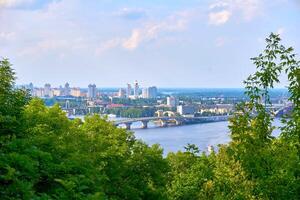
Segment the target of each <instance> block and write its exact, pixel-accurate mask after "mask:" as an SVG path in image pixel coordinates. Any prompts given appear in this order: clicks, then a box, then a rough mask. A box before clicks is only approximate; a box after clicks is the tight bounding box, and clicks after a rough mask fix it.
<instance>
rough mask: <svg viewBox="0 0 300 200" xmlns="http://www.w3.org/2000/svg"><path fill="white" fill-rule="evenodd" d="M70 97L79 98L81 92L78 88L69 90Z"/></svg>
mask: <svg viewBox="0 0 300 200" xmlns="http://www.w3.org/2000/svg"><path fill="white" fill-rule="evenodd" d="M71 96H73V97H80V96H81V91H80V88H79V87H75V88H72V89H71Z"/></svg>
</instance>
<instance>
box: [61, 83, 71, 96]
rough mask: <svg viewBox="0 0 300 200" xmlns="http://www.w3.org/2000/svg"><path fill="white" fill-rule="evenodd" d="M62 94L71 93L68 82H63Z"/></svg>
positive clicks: (67, 94)
mask: <svg viewBox="0 0 300 200" xmlns="http://www.w3.org/2000/svg"><path fill="white" fill-rule="evenodd" d="M63 91H64V92H63V95H64V96H70V93H71V89H70V84H69V83H66V84H65V87H64V90H63Z"/></svg>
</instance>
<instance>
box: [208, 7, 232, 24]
mask: <svg viewBox="0 0 300 200" xmlns="http://www.w3.org/2000/svg"><path fill="white" fill-rule="evenodd" d="M230 16H231V12H229V11H228V10H223V11H220V12H211V13H209V23H210V24H213V25H222V24H225V23H226V22H227V21H228V20H229V18H230Z"/></svg>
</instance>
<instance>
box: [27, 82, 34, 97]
mask: <svg viewBox="0 0 300 200" xmlns="http://www.w3.org/2000/svg"><path fill="white" fill-rule="evenodd" d="M28 89H29V92H30V95H33V92H34V87H33V83H29V86H28Z"/></svg>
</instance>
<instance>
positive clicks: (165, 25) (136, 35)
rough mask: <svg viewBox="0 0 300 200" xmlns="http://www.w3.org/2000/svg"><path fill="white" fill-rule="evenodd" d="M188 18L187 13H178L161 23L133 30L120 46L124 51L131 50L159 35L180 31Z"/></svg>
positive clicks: (184, 26)
mask: <svg viewBox="0 0 300 200" xmlns="http://www.w3.org/2000/svg"><path fill="white" fill-rule="evenodd" d="M188 17H189V15H188V14H187V13H180V14H179V13H178V14H176V15H172V16H169V17H168V18H167V19H165V20H163V21H160V22H156V23H150V24H147V25H145V26H144V27H142V28H139V29H134V30H133V31H132V33H131V36H130V37H129V38H127V39H125V40H124V42H123V43H122V46H123V48H125V49H128V50H133V49H136V48H137V47H138V46H139V45H140V44H141V43H142V42H146V41H149V40H152V39H156V38H158V37H159V35H160V34H161V33H164V32H177V31H182V30H184V29H185V28H186V25H187V23H188Z"/></svg>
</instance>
